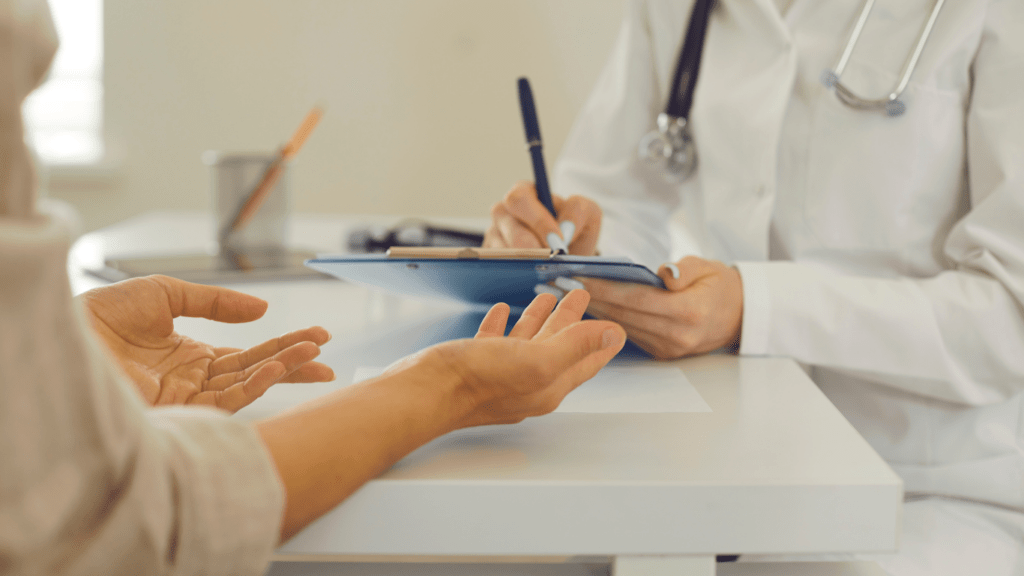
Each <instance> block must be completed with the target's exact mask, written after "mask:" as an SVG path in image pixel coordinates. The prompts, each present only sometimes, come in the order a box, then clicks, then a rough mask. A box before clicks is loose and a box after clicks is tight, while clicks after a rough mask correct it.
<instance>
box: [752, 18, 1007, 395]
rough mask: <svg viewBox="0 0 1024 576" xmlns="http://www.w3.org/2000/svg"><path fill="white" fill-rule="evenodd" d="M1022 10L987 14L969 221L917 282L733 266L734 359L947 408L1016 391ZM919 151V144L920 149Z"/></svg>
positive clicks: (804, 267) (803, 267) (976, 82)
mask: <svg viewBox="0 0 1024 576" xmlns="http://www.w3.org/2000/svg"><path fill="white" fill-rule="evenodd" d="M1021 22H1024V3H1021V2H1019V1H1018V0H996V1H993V2H992V3H991V4H990V5H989V10H988V13H987V15H986V22H985V28H984V32H983V37H982V40H981V43H980V47H979V50H978V52H977V54H976V57H975V61H974V63H973V67H972V72H973V89H972V95H971V101H970V105H969V106H970V108H969V111H968V116H967V126H966V132H967V165H968V179H969V180H968V183H969V189H970V197H969V199H970V203H971V206H970V210H969V211H968V212H967V214H966V215H965V216H964V217H963V218H962V219H961V220H960V221H958V222H957V223H956V225H955V226H954V227H953V229H952V231H951V232H950V234H949V235H948V237H947V238H946V241H945V244H944V247H943V250H944V253H945V255H946V257H947V258H948V261H949V263H950V265H949V269H947V270H946V271H944V272H942V273H940V274H938V275H936V276H933V277H929V278H911V277H902V278H891V279H879V278H867V277H855V276H846V275H840V274H838V273H836V272H834V271H832V270H828V269H825V268H821V267H816V266H814V265H809V264H804V263H800V262H768V263H756V262H745V263H739V264H738V267H739V269H740V271H741V274H742V277H743V282H744V295H745V301H746V302H748V303H749V306H747V308H748V310H749V312H745V317H744V320H743V327H742V330H743V332H742V343H741V348H740V352H741V353H742V354H777V355H785V356H791V357H793V358H795V359H797V360H799V361H801V362H804V363H807V364H810V365H816V366H823V367H828V368H831V369H838V370H843V371H849V372H852V373H856V374H857V375H860V376H862V377H865V378H867V379H870V380H873V381H876V382H878V383H881V384H885V385H890V386H895V387H898V388H902V389H904V390H907V391H909V392H912V393H915V394H921V395H926V396H930V397H935V398H939V399H942V400H947V401H951V402H957V403H966V404H971V405H982V404H989V403H995V402H999V401H1002V400H1005V399H1006V398H1008V397H1011V396H1013V395H1015V394H1017V393H1019V392H1020V391H1021V390H1024V316H1022V303H1024V35H1021V34H1020V30H1019V27H1020V23H1021ZM922 144H924V143H922Z"/></svg>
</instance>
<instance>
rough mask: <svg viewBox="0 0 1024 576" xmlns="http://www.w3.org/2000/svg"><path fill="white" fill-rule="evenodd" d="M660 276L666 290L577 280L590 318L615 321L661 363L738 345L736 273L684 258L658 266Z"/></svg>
mask: <svg viewBox="0 0 1024 576" xmlns="http://www.w3.org/2000/svg"><path fill="white" fill-rule="evenodd" d="M673 268H675V270H676V271H678V274H676V273H675V271H674V270H673ZM658 275H659V276H660V277H661V278H662V280H664V281H665V286H666V288H668V290H660V289H658V288H653V287H650V286H643V285H639V284H628V283H621V282H611V281H607V280H598V279H594V278H577V280H579V281H580V282H582V283H583V285H584V286H586V288H587V290H588V291H589V292H590V296H591V299H592V301H591V303H590V308H589V309H588V312H590V314H591V315H593V316H595V317H597V318H603V319H606V320H612V321H615V322H618V323H619V324H621V325H622V327H623V328H625V329H626V333H627V334H629V338H630V339H631V340H633V342H635V343H636V344H637V345H638V346H640V347H641V348H643V349H644V350H646V351H647V352H649V353H651V355H653V356H654V357H655V358H658V359H659V360H667V359H671V358H679V357H681V356H689V355H693V354H702V353H704V352H710V351H712V350H716V349H718V348H722V347H724V346H736V345H738V344H739V340H740V328H741V326H742V320H743V283H742V280H741V278H740V273H739V271H738V270H736V269H735V268H732V267H730V266H726V265H725V264H723V263H721V262H718V261H715V260H704V259H703V258H697V257H696V256H688V257H686V258H683V259H682V260H680V261H679V262H677V263H675V264H664V265H662V266H661V268H660V269H659V270H658Z"/></svg>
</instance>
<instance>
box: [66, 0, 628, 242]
mask: <svg viewBox="0 0 1024 576" xmlns="http://www.w3.org/2000/svg"><path fill="white" fill-rule="evenodd" d="M104 10H105V15H104V26H105V31H104V32H105V44H104V49H105V73H104V74H105V78H104V80H105V100H104V114H105V120H106V132H107V145H108V148H109V150H110V152H109V156H110V165H111V167H112V168H111V170H110V171H109V172H104V173H101V174H99V175H98V176H96V175H93V176H92V177H89V175H88V174H86V175H85V176H84V177H83V176H82V175H81V174H78V175H75V174H72V175H70V176H69V175H67V174H65V175H60V174H54V175H52V177H51V178H50V192H49V193H50V195H51V196H55V197H59V198H63V199H66V200H68V201H70V202H71V203H73V204H74V205H75V206H76V207H78V209H79V210H80V212H81V213H82V215H83V219H84V223H85V226H86V228H87V229H92V228H96V227H99V226H103V225H106V224H109V223H112V222H116V221H119V220H122V219H124V218H127V217H130V216H132V215H135V214H138V213H141V212H145V211H148V210H153V209H168V208H170V209H176V208H186V209H195V208H198V209H206V208H209V206H210V199H209V174H208V168H207V167H206V166H204V165H203V164H202V162H201V161H200V156H201V154H202V152H203V151H204V150H210V149H215V150H224V151H273V150H274V149H276V148H277V147H278V146H279V145H280V144H282V143H283V142H284V141H285V140H286V139H287V138H288V137H289V136H290V135H291V133H292V132H293V131H294V130H295V128H296V127H297V126H298V124H299V123H300V122H301V120H302V119H303V117H304V116H305V114H306V113H307V112H308V110H309V109H310V108H311V107H312V106H313V105H314V104H316V103H320V104H322V105H323V106H324V107H325V108H326V114H325V116H324V118H323V120H322V121H321V123H320V125H319V126H318V127H317V129H316V131H315V132H314V133H313V135H312V136H311V137H310V139H309V140H308V141H307V143H306V145H305V147H304V148H303V150H302V151H301V152H300V154H299V155H298V157H297V158H296V160H295V161H294V163H293V165H292V180H291V182H292V193H293V207H294V209H296V210H298V211H325V212H348V213H383V214H403V215H421V216H442V215H445V216H448V215H450V216H484V215H486V214H487V211H488V210H489V208H490V206H491V204H492V203H493V202H494V201H495V200H497V199H498V198H499V197H500V196H501V195H502V194H504V193H505V191H506V190H507V189H508V188H509V186H510V185H511V184H512V183H513V182H514V181H515V180H517V179H520V178H527V179H529V178H532V173H531V170H530V164H529V161H528V156H527V153H526V150H525V147H524V136H523V129H522V123H521V119H520V115H519V109H518V100H517V94H516V88H515V81H516V78H517V77H518V76H520V75H526V76H528V77H529V78H530V80H531V83H532V84H533V88H534V94H535V97H536V100H537V106H538V109H539V114H540V120H541V130H542V133H543V136H544V140H545V149H546V155H547V160H548V163H549V166H550V165H551V164H553V163H554V160H555V158H556V157H557V153H558V151H559V149H560V148H561V145H562V143H563V142H564V139H565V137H566V135H567V133H568V131H569V128H570V126H571V122H572V120H573V117H574V116H575V114H576V112H577V111H578V109H579V108H580V107H581V105H582V104H583V101H584V100H585V98H586V97H587V95H588V93H589V91H590V89H591V87H592V86H593V83H594V81H595V80H596V78H597V75H598V73H599V72H600V69H601V67H602V66H603V64H604V61H605V59H606V58H607V56H608V54H609V51H610V49H611V46H612V43H613V41H614V38H615V35H616V33H617V31H618V25H619V20H620V17H621V12H622V0H287V1H284V0H106V2H105V7H104Z"/></svg>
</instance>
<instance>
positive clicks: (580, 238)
mask: <svg viewBox="0 0 1024 576" xmlns="http://www.w3.org/2000/svg"><path fill="white" fill-rule="evenodd" d="M551 199H552V202H553V203H554V205H555V211H556V212H557V213H558V220H557V221H556V220H555V218H553V217H552V216H551V213H550V212H548V210H547V208H545V207H544V205H543V204H541V202H540V200H538V199H537V189H536V188H534V185H533V182H528V181H525V180H524V181H520V182H517V183H516V185H515V186H513V187H512V190H509V192H508V194H506V195H505V198H504V199H503V200H502V201H501V202H498V203H497V204H495V205H494V207H493V208H491V226H490V227H489V228H488V229H487V232H486V233H485V234H484V244H483V247H484V248H547V247H548V246H550V244H551V243H550V242H549V241H548V237H549V235H551V234H554V235H556V236H557V237H558V238H560V239H562V240H563V241H565V242H566V243H567V244H568V245H569V253H570V254H575V255H577V256H593V255H594V254H595V252H596V250H597V238H598V234H599V233H600V232H601V208H600V207H598V205H597V203H596V202H594V201H593V200H590V199H589V198H584V197H582V196H570V197H569V198H562V197H561V196H555V195H552V196H551ZM570 223H571V224H570ZM565 236H569V237H568V238H566V237H565Z"/></svg>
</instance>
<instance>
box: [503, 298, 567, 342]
mask: <svg viewBox="0 0 1024 576" xmlns="http://www.w3.org/2000/svg"><path fill="white" fill-rule="evenodd" d="M557 303H558V298H557V297H556V296H555V295H553V294H538V295H537V297H536V298H534V299H533V301H532V302H530V305H529V306H527V307H526V310H523V315H522V316H520V317H519V321H518V322H516V325H515V326H514V327H513V328H512V331H511V332H509V336H512V337H515V338H524V339H529V338H533V336H534V335H535V334H536V333H537V331H538V330H540V327H541V326H543V325H544V321H545V320H547V318H548V316H549V315H551V311H552V310H553V309H554V308H555V304H557Z"/></svg>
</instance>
